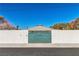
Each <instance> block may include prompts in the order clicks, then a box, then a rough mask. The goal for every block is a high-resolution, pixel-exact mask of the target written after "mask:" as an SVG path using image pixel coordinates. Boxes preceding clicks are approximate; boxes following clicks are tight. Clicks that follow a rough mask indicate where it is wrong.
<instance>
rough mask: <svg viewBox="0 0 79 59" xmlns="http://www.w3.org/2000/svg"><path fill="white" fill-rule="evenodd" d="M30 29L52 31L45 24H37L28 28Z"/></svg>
mask: <svg viewBox="0 0 79 59" xmlns="http://www.w3.org/2000/svg"><path fill="white" fill-rule="evenodd" d="M28 30H29V31H50V30H51V28H46V27H44V26H43V25H37V26H35V27H33V28H30V29H28Z"/></svg>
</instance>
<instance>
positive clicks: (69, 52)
mask: <svg viewBox="0 0 79 59" xmlns="http://www.w3.org/2000/svg"><path fill="white" fill-rule="evenodd" d="M0 56H79V48H0Z"/></svg>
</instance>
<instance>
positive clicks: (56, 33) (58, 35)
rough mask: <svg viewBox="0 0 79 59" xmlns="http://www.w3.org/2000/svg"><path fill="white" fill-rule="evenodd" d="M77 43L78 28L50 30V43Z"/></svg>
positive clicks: (78, 39)
mask: <svg viewBox="0 0 79 59" xmlns="http://www.w3.org/2000/svg"><path fill="white" fill-rule="evenodd" d="M56 43H69V44H70V43H79V30H52V44H56Z"/></svg>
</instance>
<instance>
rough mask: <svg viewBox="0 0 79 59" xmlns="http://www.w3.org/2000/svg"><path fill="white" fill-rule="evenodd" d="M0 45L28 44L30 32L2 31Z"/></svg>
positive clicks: (0, 31) (0, 32)
mask: <svg viewBox="0 0 79 59" xmlns="http://www.w3.org/2000/svg"><path fill="white" fill-rule="evenodd" d="M0 43H8V44H9V43H13V44H14V43H15V44H18V43H28V30H0Z"/></svg>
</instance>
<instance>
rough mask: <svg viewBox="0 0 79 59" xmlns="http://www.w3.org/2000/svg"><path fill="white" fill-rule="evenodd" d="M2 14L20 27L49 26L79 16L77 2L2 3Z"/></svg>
mask: <svg viewBox="0 0 79 59" xmlns="http://www.w3.org/2000/svg"><path fill="white" fill-rule="evenodd" d="M0 15H1V16H4V17H5V19H6V20H8V21H9V22H10V23H11V24H13V25H14V26H16V25H19V26H20V28H26V26H28V27H29V28H30V27H33V26H35V25H38V24H42V25H44V26H46V27H49V26H51V25H53V24H56V23H67V22H69V21H72V20H74V19H75V18H78V17H79V4H77V3H72V4H71V3H63V4H62V3H24V4H23V3H16V4H15V3H12V4H11V3H6V4H5V3H4V4H1V3H0Z"/></svg>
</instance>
